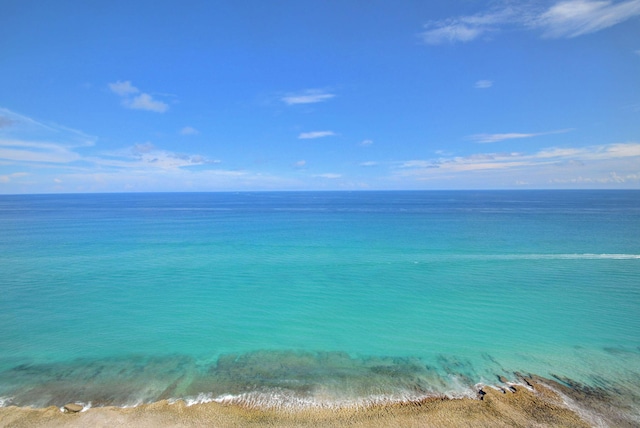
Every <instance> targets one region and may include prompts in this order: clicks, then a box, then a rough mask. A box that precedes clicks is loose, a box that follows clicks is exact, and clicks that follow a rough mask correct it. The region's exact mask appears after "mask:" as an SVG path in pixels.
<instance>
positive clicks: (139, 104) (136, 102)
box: [123, 94, 169, 113]
mask: <svg viewBox="0 0 640 428" xmlns="http://www.w3.org/2000/svg"><path fill="white" fill-rule="evenodd" d="M123 104H124V106H125V107H128V108H130V109H134V110H148V111H155V112H158V113H164V112H165V111H167V110H168V109H169V105H168V104H166V103H163V102H162V101H158V100H154V99H153V97H152V96H151V95H149V94H140V95H138V96H136V97H134V98H132V99H127V100H125V101H124V102H123Z"/></svg>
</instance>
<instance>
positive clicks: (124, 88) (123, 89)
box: [109, 80, 140, 97]
mask: <svg viewBox="0 0 640 428" xmlns="http://www.w3.org/2000/svg"><path fill="white" fill-rule="evenodd" d="M109 89H111V91H112V92H114V93H115V94H118V95H120V96H121V97H126V96H129V95H132V94H137V93H138V92H140V90H139V89H138V88H136V87H135V86H133V85H132V84H131V81H129V80H126V81H124V82H121V81H120V80H118V81H117V82H114V83H109Z"/></svg>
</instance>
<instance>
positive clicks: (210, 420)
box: [0, 377, 632, 428]
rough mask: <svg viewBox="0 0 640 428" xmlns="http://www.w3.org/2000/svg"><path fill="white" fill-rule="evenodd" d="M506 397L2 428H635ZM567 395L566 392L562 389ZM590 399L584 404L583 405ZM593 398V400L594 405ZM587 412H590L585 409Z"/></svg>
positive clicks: (10, 413)
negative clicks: (609, 427)
mask: <svg viewBox="0 0 640 428" xmlns="http://www.w3.org/2000/svg"><path fill="white" fill-rule="evenodd" d="M523 379H524V383H525V384H526V385H514V386H512V387H508V386H507V387H506V388H503V389H502V390H500V389H496V388H493V387H484V388H482V389H481V390H479V394H478V398H477V399H471V398H462V399H447V398H430V399H425V400H422V401H418V402H412V403H402V404H389V405H375V406H371V407H367V408H338V409H318V408H310V409H298V410H282V409H256V408H246V407H242V406H239V405H224V404H220V403H216V402H212V403H205V404H195V405H192V406H187V405H186V404H185V403H184V402H182V401H178V402H176V403H173V404H171V403H169V402H168V401H166V400H163V401H159V402H157V403H152V404H145V405H141V406H138V407H134V408H118V407H98V408H91V409H88V410H87V411H84V412H79V413H70V412H63V411H61V410H60V409H59V408H57V407H48V408H46V409H31V408H19V407H4V408H0V426H1V427H16V428H19V427H25V428H26V427H29V428H33V427H87V426H92V427H107V426H108V427H142V428H145V427H203V426H208V427H312V426H313V427H315V426H322V427H398V426H403V427H460V426H474V427H484V426H486V427H489V426H491V427H536V426H540V427H569V426H570V427H589V426H594V425H600V426H609V425H610V426H632V425H631V424H627V423H626V422H625V421H624V420H618V421H614V420H611V419H609V418H608V417H607V416H606V415H602V414H598V413H596V411H594V407H593V406H591V405H590V403H589V402H588V400H586V399H585V402H584V403H580V402H577V401H576V398H578V399H579V397H575V396H574V397H569V396H568V395H566V394H565V393H567V392H571V391H572V390H571V389H570V388H567V387H566V386H563V385H562V384H560V383H556V382H553V381H549V380H546V379H541V378H531V377H528V378H523ZM563 388H564V389H565V390H564V391H561V390H562V389H563ZM583 398H584V397H583ZM587 398H588V397H587ZM582 404H584V405H582Z"/></svg>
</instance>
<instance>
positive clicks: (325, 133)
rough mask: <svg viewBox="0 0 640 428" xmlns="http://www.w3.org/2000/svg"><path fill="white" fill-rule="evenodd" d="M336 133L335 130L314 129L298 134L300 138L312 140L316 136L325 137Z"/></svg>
mask: <svg viewBox="0 0 640 428" xmlns="http://www.w3.org/2000/svg"><path fill="white" fill-rule="evenodd" d="M335 135H336V133H335V132H333V131H312V132H302V133H301V134H300V135H298V138H299V139H300V140H311V139H314V138H323V137H333V136H335Z"/></svg>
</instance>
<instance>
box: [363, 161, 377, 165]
mask: <svg viewBox="0 0 640 428" xmlns="http://www.w3.org/2000/svg"><path fill="white" fill-rule="evenodd" d="M359 165H360V166H378V162H375V161H366V162H360V164H359Z"/></svg>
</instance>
